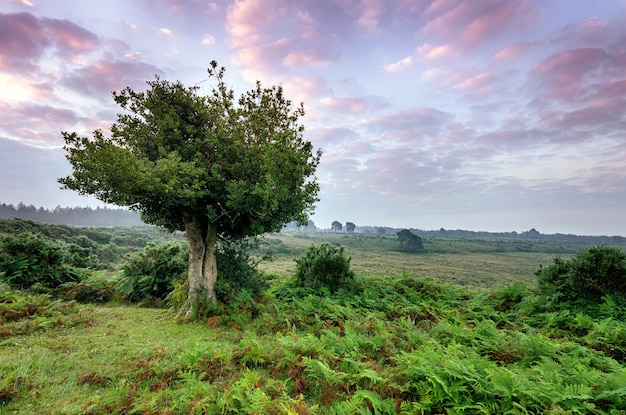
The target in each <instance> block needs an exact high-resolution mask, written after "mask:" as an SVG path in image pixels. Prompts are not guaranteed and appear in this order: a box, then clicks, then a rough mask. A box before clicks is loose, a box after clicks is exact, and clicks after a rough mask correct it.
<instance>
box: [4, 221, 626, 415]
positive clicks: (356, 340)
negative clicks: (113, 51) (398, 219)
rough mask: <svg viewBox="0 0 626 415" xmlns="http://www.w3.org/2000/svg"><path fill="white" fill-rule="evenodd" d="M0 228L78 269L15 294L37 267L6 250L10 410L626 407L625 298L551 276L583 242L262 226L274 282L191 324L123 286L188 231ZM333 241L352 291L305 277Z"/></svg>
mask: <svg viewBox="0 0 626 415" xmlns="http://www.w3.org/2000/svg"><path fill="white" fill-rule="evenodd" d="M0 225H1V226H0V233H1V235H2V241H3V245H1V246H2V248H3V249H4V252H5V253H6V252H8V250H9V248H11V247H13V248H15V246H18V245H19V246H22V247H24V246H28V247H31V248H33V249H34V248H37V249H39V251H37V252H35V251H32V252H31V254H30V255H42V252H41V251H42V249H43V248H45V249H47V251H45V254H46V255H48V256H46V258H48V259H49V260H50V263H52V262H53V260H54V259H55V258H57V259H58V258H65V260H66V263H63V264H61V265H60V268H58V269H56V271H55V272H56V274H55V273H51V274H50V275H48V278H49V279H54V278H60V277H59V276H61V275H69V277H68V278H70V279H72V281H70V282H67V283H63V284H60V285H59V286H58V287H56V288H54V289H47V288H46V286H45V284H40V283H35V284H32V285H31V286H30V288H29V289H17V288H16V287H15V286H14V285H12V283H15V282H16V281H18V280H19V279H20V278H21V279H27V278H31V277H32V276H31V275H27V274H28V272H27V270H28V269H31V268H28V267H29V266H31V265H28V260H27V259H26V257H24V258H22V259H21V262H20V261H17V260H15V261H14V260H12V259H15V258H16V257H17V256H19V255H17V254H16V255H13V256H7V255H5V256H2V257H0V263H3V264H9V263H10V264H13V265H14V266H15V268H12V269H8V268H4V269H3V270H2V271H1V272H2V273H0V275H1V276H2V278H3V280H4V281H5V282H4V283H0V413H7V414H40V413H45V414H109V413H113V414H188V413H189V414H214V413H220V414H249V413H256V414H358V413H362V414H395V413H406V414H474V413H475V414H503V413H509V414H517V413H519V414H521V413H531V414H545V413H548V414H577V413H580V414H583V413H594V414H623V413H625V408H626V386H625V385H626V363H625V362H626V322H625V320H626V302H625V301H624V300H623V297H622V296H619V295H611V294H606V295H602V296H601V298H599V299H597V301H595V302H592V301H591V300H589V299H586V300H585V301H586V302H585V301H582V300H581V301H577V300H576V299H573V300H572V299H571V298H570V299H568V300H562V298H561V297H559V296H563V295H564V294H563V293H564V291H558V289H557V290H556V291H555V290H554V289H553V288H554V284H553V285H549V284H548V283H546V281H548V280H549V279H550V278H551V274H550V275H548V274H549V273H548V272H545V271H546V270H551V271H554V275H556V276H557V277H558V278H561V279H560V280H559V281H564V280H563V278H565V277H564V276H567V275H570V274H571V272H573V271H571V270H573V269H576V267H577V266H578V265H577V264H580V262H581V261H582V259H584V258H583V256H581V253H584V252H586V251H588V250H589V249H592V248H593V247H590V245H589V244H585V243H583V242H566V241H550V240H544V239H532V240H522V239H506V238H457V237H446V236H426V237H423V252H420V253H407V252H402V250H401V249H398V248H399V244H398V240H397V239H398V238H397V237H396V235H394V234H388V235H379V234H356V233H355V234H348V233H345V232H343V233H331V232H328V233H298V232H292V233H287V232H285V233H280V234H272V235H267V236H266V237H265V238H264V242H263V244H262V245H261V246H260V247H257V248H256V251H254V252H253V255H252V256H250V257H249V258H248V259H250V260H252V261H257V260H259V259H260V258H261V257H263V256H267V255H266V254H267V253H268V252H269V253H271V256H272V257H273V260H272V261H261V262H260V263H259V264H258V267H257V268H258V270H260V272H261V275H262V278H263V281H264V287H263V288H264V289H263V290H257V291H255V292H254V293H252V292H251V291H247V290H245V289H244V290H240V291H228V290H226V291H225V292H228V293H229V296H228V298H227V301H224V302H223V303H222V304H219V305H217V306H215V307H214V308H213V310H212V314H211V315H207V316H206V317H205V318H204V319H202V320H201V321H199V322H195V323H186V324H179V323H177V322H176V319H175V316H174V313H172V312H171V311H170V310H169V309H168V307H169V306H168V304H169V303H168V301H171V298H169V299H158V298H153V299H152V301H146V299H145V298H144V299H142V301H137V302H135V301H131V300H130V298H131V297H132V296H126V297H125V296H123V295H122V294H121V293H120V285H122V286H123V284H122V282H121V281H123V279H124V273H125V272H126V273H127V274H130V270H131V269H132V267H131V265H132V264H135V265H136V264H137V258H138V256H137V255H141V254H142V253H144V254H145V253H147V254H146V255H144V256H143V257H142V258H146V257H150V255H153V256H157V255H161V254H162V253H163V252H169V253H170V255H171V258H174V257H176V258H179V257H180V256H181V253H182V254H184V250H176V249H174V248H172V247H175V246H178V245H180V246H183V247H184V240H183V238H182V237H181V235H179V234H169V233H164V232H160V231H158V230H156V229H155V228H151V227H138V228H74V227H69V226H52V225H39V224H36V223H34V222H28V221H0ZM20 238H22V240H19V239H20ZM20 243H21V244H22V245H20ZM322 244H328V246H330V247H338V248H339V247H340V248H342V249H343V251H342V252H343V254H345V256H346V258H345V259H346V260H348V257H349V261H348V262H349V264H350V268H351V269H352V270H353V271H354V273H355V276H354V279H353V280H351V286H349V287H345V288H341V289H338V290H329V289H326V288H324V287H322V288H320V287H317V288H310V287H306V286H302V285H301V284H298V282H297V279H296V278H295V274H296V273H297V271H298V270H297V268H298V262H296V261H295V259H298V258H302V256H303V255H305V253H306V252H307V250H308V249H309V248H310V247H311V246H312V245H313V246H320V245H322ZM162 246H165V247H168V249H170V250H169V251H168V250H163V249H161V250H159V249H157V247H162ZM13 248H11V249H13ZM615 249H616V250H615V251H610V252H612V253H616V252H617V253H619V252H621V251H620V250H619V248H615ZM618 251H619V252H618ZM183 256H184V255H183ZM618 256H619V255H618ZM20 258H21V257H20ZM133 258H134V259H133ZM171 258H170V259H171ZM585 258H586V257H585ZM153 259H154V258H153ZM618 259H619V260H620V261H621V257H620V258H618ZM2 261H4V262H2ZM81 261H82V262H81ZM133 261H134V262H133ZM576 261H578V262H576ZM15 264H18V265H19V264H21V267H22V268H20V267H19V266H18V265H15ZM129 264H130V265H129ZM159 264H160V265H159V266H161V267H162V268H160V269H161V270H164V269H166V268H165V267H166V266H169V265H171V264H169V263H167V261H166V262H163V263H161V262H159ZM40 265H41V262H37V266H40ZM555 265H557V266H555ZM64 267H65V268H64ZM68 267H69V268H68ZM68 270H70V271H72V272H74V274H72V273H68V274H63V273H64V272H69V271H68ZM542 270H543V271H544V272H543V273H542ZM561 271H563V272H561ZM570 271H571V272H570ZM20 272H21V274H20ZM41 272H44V271H43V268H42V269H41ZM568 273H570V274H568ZM18 274H19V278H17V277H11V276H15V275H18ZM35 277H36V276H35ZM621 277H622V276H621V274H620V275H619V278H621ZM33 278H34V277H33ZM146 278H147V277H146ZM146 278H144V282H145V280H146ZM538 278H543V280H542V281H543V285H542V284H540V281H539V280H538ZM34 279H36V278H34ZM159 281H160V280H159ZM550 281H551V280H550ZM156 282H157V280H149V283H151V284H152V283H154V284H156ZM137 286H138V287H140V288H141V289H144V288H145V285H141V283H139V285H137ZM125 287H126V288H128V284H127V285H126V286H125ZM570 288H571V287H570ZM549 289H553V290H552V291H549ZM121 292H122V293H123V292H124V290H123V289H122V290H121ZM587 300H588V301H587ZM138 303H141V304H138ZM140 305H141V306H140Z"/></svg>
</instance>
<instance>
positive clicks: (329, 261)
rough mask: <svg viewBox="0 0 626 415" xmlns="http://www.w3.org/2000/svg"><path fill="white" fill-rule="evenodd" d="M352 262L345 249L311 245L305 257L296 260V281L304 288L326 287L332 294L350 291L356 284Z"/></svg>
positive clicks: (326, 245) (327, 245)
mask: <svg viewBox="0 0 626 415" xmlns="http://www.w3.org/2000/svg"><path fill="white" fill-rule="evenodd" d="M350 260H351V258H350V257H346V256H345V254H344V252H343V247H335V246H332V245H329V244H321V245H320V246H315V245H311V246H310V247H309V250H308V251H307V252H306V253H305V254H304V255H303V256H301V257H300V258H298V259H296V275H295V277H296V281H297V282H298V283H299V284H300V285H302V286H304V287H310V288H315V289H318V288H322V287H326V288H328V289H329V290H330V291H331V292H335V291H337V290H339V289H340V288H343V289H346V290H350V289H352V288H353V287H354V283H355V279H354V271H352V269H350Z"/></svg>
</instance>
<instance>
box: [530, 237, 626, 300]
mask: <svg viewBox="0 0 626 415" xmlns="http://www.w3.org/2000/svg"><path fill="white" fill-rule="evenodd" d="M535 274H536V275H537V277H538V280H537V282H538V285H539V289H540V290H541V293H542V294H543V295H544V296H546V298H547V299H548V304H549V305H551V306H556V307H557V308H559V307H558V306H559V304H560V305H566V306H581V307H583V308H589V307H592V308H593V307H595V306H598V305H599V304H601V303H602V302H603V297H605V296H616V297H617V298H623V297H624V296H626V255H625V254H624V252H622V250H621V249H619V248H616V247H609V246H604V245H597V246H592V247H590V248H588V249H587V250H585V251H582V252H579V253H578V254H577V255H576V256H574V257H573V258H572V259H570V260H568V261H564V260H563V259H561V258H559V257H557V258H555V259H554V262H553V263H552V264H551V265H548V266H545V267H543V266H542V267H540V268H539V269H538V270H537V271H536V272H535Z"/></svg>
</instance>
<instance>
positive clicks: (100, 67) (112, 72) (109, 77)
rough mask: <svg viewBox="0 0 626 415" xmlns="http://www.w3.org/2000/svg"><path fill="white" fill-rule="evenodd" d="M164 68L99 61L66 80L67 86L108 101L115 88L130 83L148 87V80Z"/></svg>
mask: <svg viewBox="0 0 626 415" xmlns="http://www.w3.org/2000/svg"><path fill="white" fill-rule="evenodd" d="M154 75H163V71H162V70H161V69H159V68H157V67H155V66H153V65H150V64H147V63H143V62H137V61H132V60H131V61H119V60H118V61H98V62H95V63H93V64H91V65H89V66H85V67H83V68H79V69H76V70H74V71H72V72H70V73H68V74H67V75H66V77H65V78H64V79H63V81H62V82H63V84H64V86H66V87H68V88H70V89H72V90H73V91H76V92H79V93H81V94H83V95H86V96H89V97H91V98H93V99H96V100H99V101H108V100H109V99H110V97H111V92H112V91H119V90H121V89H123V88H126V87H127V86H130V87H131V88H132V89H135V90H143V89H145V88H146V87H147V85H146V81H148V80H150V79H152V78H154Z"/></svg>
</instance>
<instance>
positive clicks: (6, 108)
mask: <svg viewBox="0 0 626 415" xmlns="http://www.w3.org/2000/svg"><path fill="white" fill-rule="evenodd" d="M0 114H2V115H0V132H1V134H2V135H3V136H4V137H7V138H12V139H14V140H20V141H21V142H22V143H24V144H27V145H29V146H33V147H38V148H59V147H61V146H62V139H61V130H60V128H61V127H60V126H63V128H64V129H67V130H74V129H81V130H84V128H83V127H84V126H91V125H93V121H92V120H91V119H90V118H87V117H83V116H80V115H78V114H77V113H76V112H74V111H73V110H71V109H67V108H60V107H53V106H50V105H45V104H37V103H29V102H22V103H14V104H8V103H0ZM24 120H28V122H26V123H25V122H24Z"/></svg>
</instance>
